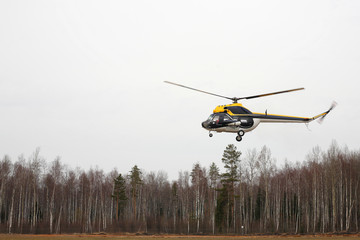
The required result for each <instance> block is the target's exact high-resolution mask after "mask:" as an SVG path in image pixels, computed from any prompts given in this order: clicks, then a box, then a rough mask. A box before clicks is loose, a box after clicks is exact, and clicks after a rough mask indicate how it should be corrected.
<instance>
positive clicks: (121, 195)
mask: <svg viewBox="0 0 360 240" xmlns="http://www.w3.org/2000/svg"><path fill="white" fill-rule="evenodd" d="M111 197H112V198H114V199H115V200H116V220H118V219H119V215H120V214H121V213H122V212H123V210H124V207H125V205H126V200H127V199H128V198H127V196H126V182H125V178H123V176H121V174H119V176H118V177H117V178H115V179H114V192H113V194H112V195H111Z"/></svg>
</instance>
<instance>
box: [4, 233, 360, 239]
mask: <svg viewBox="0 0 360 240" xmlns="http://www.w3.org/2000/svg"><path fill="white" fill-rule="evenodd" d="M35 239H36V240H50V239H51V240H75V239H77V240H78V239H94V240H98V239H99V240H100V239H104V240H117V239H127V240H160V239H161V240H163V239H170V240H171V239H180V240H199V239H211V240H223V239H224V240H243V239H244V240H245V239H256V240H275V239H289V240H292V239H297V240H317V239H319V240H325V239H331V240H352V239H360V234H346V235H331V234H326V235H306V236H300V235H280V236H185V235H151V236H136V235H110V234H93V235H85V234H69V235H32V234H0V240H35Z"/></svg>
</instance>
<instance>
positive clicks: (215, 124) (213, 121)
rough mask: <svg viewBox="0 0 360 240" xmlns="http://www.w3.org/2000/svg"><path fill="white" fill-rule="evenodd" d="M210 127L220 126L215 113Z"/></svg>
mask: <svg viewBox="0 0 360 240" xmlns="http://www.w3.org/2000/svg"><path fill="white" fill-rule="evenodd" d="M211 125H212V127H219V126H220V116H219V115H215V116H214V118H213V119H212V121H211Z"/></svg>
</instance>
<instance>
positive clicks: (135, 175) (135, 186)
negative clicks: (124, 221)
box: [129, 165, 143, 219]
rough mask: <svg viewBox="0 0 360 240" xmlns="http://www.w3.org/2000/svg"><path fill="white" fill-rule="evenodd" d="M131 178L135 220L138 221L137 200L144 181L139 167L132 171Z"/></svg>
mask: <svg viewBox="0 0 360 240" xmlns="http://www.w3.org/2000/svg"><path fill="white" fill-rule="evenodd" d="M129 177H130V185H131V195H132V201H133V211H134V218H135V219H136V199H137V197H138V193H139V188H140V186H141V185H142V184H143V181H142V179H141V177H142V172H141V170H140V169H139V168H138V166H137V165H135V166H134V167H133V168H132V169H131V171H130V176H129Z"/></svg>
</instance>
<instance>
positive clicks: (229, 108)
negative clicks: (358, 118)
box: [164, 81, 336, 142]
mask: <svg viewBox="0 0 360 240" xmlns="http://www.w3.org/2000/svg"><path fill="white" fill-rule="evenodd" d="M164 82H165V83H168V84H172V85H175V86H178V87H183V88H187V89H190V90H194V91H197V92H202V93H205V94H209V95H213V96H216V97H221V98H225V99H228V100H231V101H232V102H233V103H232V104H226V105H219V106H217V107H216V108H215V109H214V110H213V113H212V114H211V115H210V116H209V117H208V119H207V120H205V121H204V122H202V123H201V126H202V127H203V128H204V129H206V130H208V131H209V137H212V136H213V133H212V132H219V133H220V132H229V133H237V136H236V138H235V139H236V141H238V142H240V141H241V140H242V138H243V136H244V135H245V133H246V132H250V131H252V130H254V129H255V128H256V127H257V126H259V124H260V123H262V122H264V123H305V124H308V123H310V122H312V121H314V120H316V119H318V120H319V122H320V123H321V122H322V121H323V119H324V118H325V116H326V115H327V114H329V112H330V111H331V110H333V109H334V107H335V106H336V102H333V104H332V105H331V107H330V108H329V110H327V111H326V112H323V113H321V114H318V115H316V116H314V117H310V118H306V117H294V116H285V115H275V114H268V113H267V110H266V111H265V113H253V112H251V111H250V110H249V109H247V108H246V107H244V106H243V105H242V104H241V103H238V101H239V100H243V99H245V100H248V99H254V98H259V97H266V96H271V95H276V94H281V93H289V92H294V91H299V90H304V89H305V88H295V89H289V90H284V91H278V92H272V93H265V94H259V95H253V96H247V97H226V96H222V95H219V94H214V93H210V92H206V91H203V90H199V89H196V88H192V87H188V86H185V85H181V84H178V83H174V82H169V81H164Z"/></svg>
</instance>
